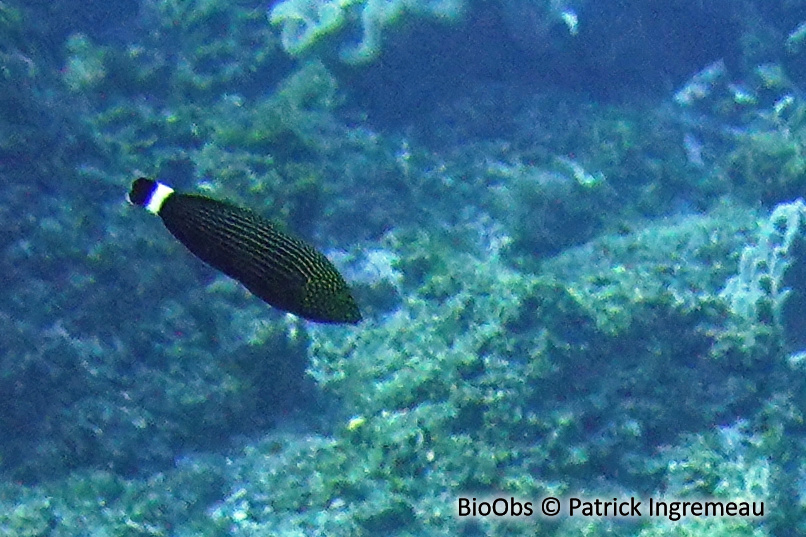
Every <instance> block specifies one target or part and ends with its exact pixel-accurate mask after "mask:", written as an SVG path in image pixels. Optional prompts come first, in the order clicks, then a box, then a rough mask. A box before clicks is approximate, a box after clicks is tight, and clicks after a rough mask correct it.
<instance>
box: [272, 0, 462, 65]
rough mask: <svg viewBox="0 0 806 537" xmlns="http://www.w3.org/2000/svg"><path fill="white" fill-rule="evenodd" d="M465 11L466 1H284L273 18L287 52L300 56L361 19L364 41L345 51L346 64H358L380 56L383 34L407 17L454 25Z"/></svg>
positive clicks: (349, 46)
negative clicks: (429, 19) (409, 14)
mask: <svg viewBox="0 0 806 537" xmlns="http://www.w3.org/2000/svg"><path fill="white" fill-rule="evenodd" d="M463 9H464V2H463V0H391V1H390V0H283V1H282V2H280V3H279V4H277V5H275V6H274V7H273V8H272V10H271V13H270V15H269V17H270V20H271V23H272V24H274V25H276V26H280V27H281V40H282V43H283V47H284V48H285V50H286V52H288V53H290V54H293V55H300V54H304V53H306V52H307V51H309V50H310V49H311V48H312V47H314V46H315V45H317V44H318V43H320V42H321V40H322V38H324V37H325V36H327V35H330V34H332V33H334V32H336V31H338V30H341V29H342V27H343V26H345V25H346V24H347V22H348V21H350V22H353V21H354V20H355V19H356V18H357V17H359V16H360V24H361V31H362V35H361V39H360V41H359V42H358V43H357V44H354V45H346V46H343V47H342V49H341V58H342V60H343V61H345V62H347V63H353V64H357V63H365V62H368V61H370V60H372V59H374V58H375V57H376V56H377V55H378V54H379V53H380V49H381V34H382V32H383V31H385V30H386V29H387V28H388V27H389V26H392V25H393V24H394V23H395V22H397V21H398V19H400V18H401V17H402V16H403V15H404V14H406V13H411V14H415V15H420V16H426V17H430V18H434V19H439V20H443V21H452V20H455V19H456V18H457V17H459V15H461V13H462V10H463Z"/></svg>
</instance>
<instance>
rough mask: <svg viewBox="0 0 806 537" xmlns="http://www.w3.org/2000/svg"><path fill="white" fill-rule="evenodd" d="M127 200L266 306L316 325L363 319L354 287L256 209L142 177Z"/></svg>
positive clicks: (310, 247)
mask: <svg viewBox="0 0 806 537" xmlns="http://www.w3.org/2000/svg"><path fill="white" fill-rule="evenodd" d="M127 199H128V201H129V203H131V204H132V205H136V206H139V207H143V208H144V209H146V210H147V211H148V212H150V213H152V214H155V215H157V216H159V217H160V218H161V219H162V222H163V224H165V227H166V228H168V231H169V232H171V234H172V235H173V236H174V237H176V238H177V239H178V240H179V242H181V243H182V244H183V245H184V246H185V247H186V248H187V249H188V250H190V252H191V253H192V254H194V255H195V256H196V257H198V258H199V259H201V260H202V261H204V262H205V263H206V264H208V265H210V266H211V267H213V268H215V269H217V270H219V271H221V272H223V273H224V274H226V275H227V276H229V277H231V278H233V279H235V280H237V281H239V282H240V283H241V284H243V286H244V287H246V288H247V289H248V290H249V291H250V292H251V293H252V294H254V295H255V296H257V297H258V298H260V299H262V300H263V301H265V302H266V303H268V304H269V305H271V306H273V307H275V308H277V309H280V310H283V311H287V312H289V313H292V314H294V315H297V316H298V317H302V318H303V319H308V320H310V321H314V322H319V323H340V324H357V323H358V322H360V321H361V318H362V317H361V312H360V310H359V307H358V304H357V303H356V301H355V299H354V298H353V295H352V293H351V290H350V287H349V286H348V284H347V282H346V281H345V279H344V277H343V276H342V275H341V274H340V273H339V271H338V270H337V269H336V267H335V266H334V265H333V264H332V263H331V262H330V260H328V258H327V257H325V255H324V254H322V253H321V252H319V251H318V250H317V249H316V248H314V247H313V246H311V245H310V244H308V243H307V242H305V241H303V240H302V239H299V238H297V237H295V236H293V235H290V234H288V233H286V232H284V231H281V230H280V229H278V226H277V225H276V224H275V223H274V222H272V221H270V220H268V219H266V218H264V217H263V216H261V215H259V214H258V213H256V212H254V211H252V210H251V209H247V208H243V207H239V206H237V205H233V204H231V203H228V202H225V201H219V200H217V199H213V198H209V197H207V196H203V195H200V194H185V193H180V192H176V191H175V190H174V189H173V188H171V187H170V186H168V185H166V184H164V183H161V182H159V181H155V180H153V179H148V178H145V177H140V178H138V179H135V180H134V182H133V183H132V185H131V190H130V191H129V193H128V196H127Z"/></svg>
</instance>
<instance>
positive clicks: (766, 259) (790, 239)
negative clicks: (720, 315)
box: [720, 199, 806, 350]
mask: <svg viewBox="0 0 806 537" xmlns="http://www.w3.org/2000/svg"><path fill="white" fill-rule="evenodd" d="M804 219H806V204H804V202H803V200H801V199H798V200H796V201H794V202H791V203H782V204H780V205H778V206H776V207H775V209H774V210H773V211H772V214H771V215H770V217H769V219H767V220H766V221H765V222H762V224H761V225H760V227H759V232H758V240H757V243H756V244H754V245H749V246H747V247H746V248H744V250H743V251H742V254H741V260H740V262H739V271H738V274H736V275H735V276H733V277H731V278H729V279H728V281H727V283H726V284H725V287H724V289H723V290H722V291H721V293H720V296H721V297H722V298H724V299H725V300H727V301H728V302H729V304H730V307H731V310H732V312H733V313H734V315H735V316H736V317H737V318H738V319H739V320H740V322H743V323H744V324H745V325H749V326H753V325H759V324H761V325H767V326H770V327H771V328H772V329H773V330H774V331H775V332H776V333H778V334H780V335H781V336H783V337H786V338H788V341H789V343H790V345H792V344H796V342H797V345H798V348H795V349H790V350H803V347H802V345H804V344H806V340H804V339H803V336H801V335H800V333H799V332H800V330H799V329H800V328H802V326H801V325H800V324H793V323H800V321H799V319H800V317H801V315H800V314H799V313H795V312H794V311H793V314H792V315H791V316H790V315H787V312H788V311H792V310H793V309H794V310H796V311H797V310H798V309H799V307H800V306H802V305H803V300H804V291H806V281H804V278H803V277H802V273H803V270H804V269H803V268H802V265H803V260H802V256H803V233H804V228H805V227H806V221H805V220H804ZM793 263H794V264H795V270H793V271H792V272H791V273H790V268H791V267H792V266H793ZM793 287H794V299H795V303H796V305H797V306H796V307H794V308H793V307H792V306H790V305H789V302H790V295H791V294H792V293H793Z"/></svg>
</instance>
